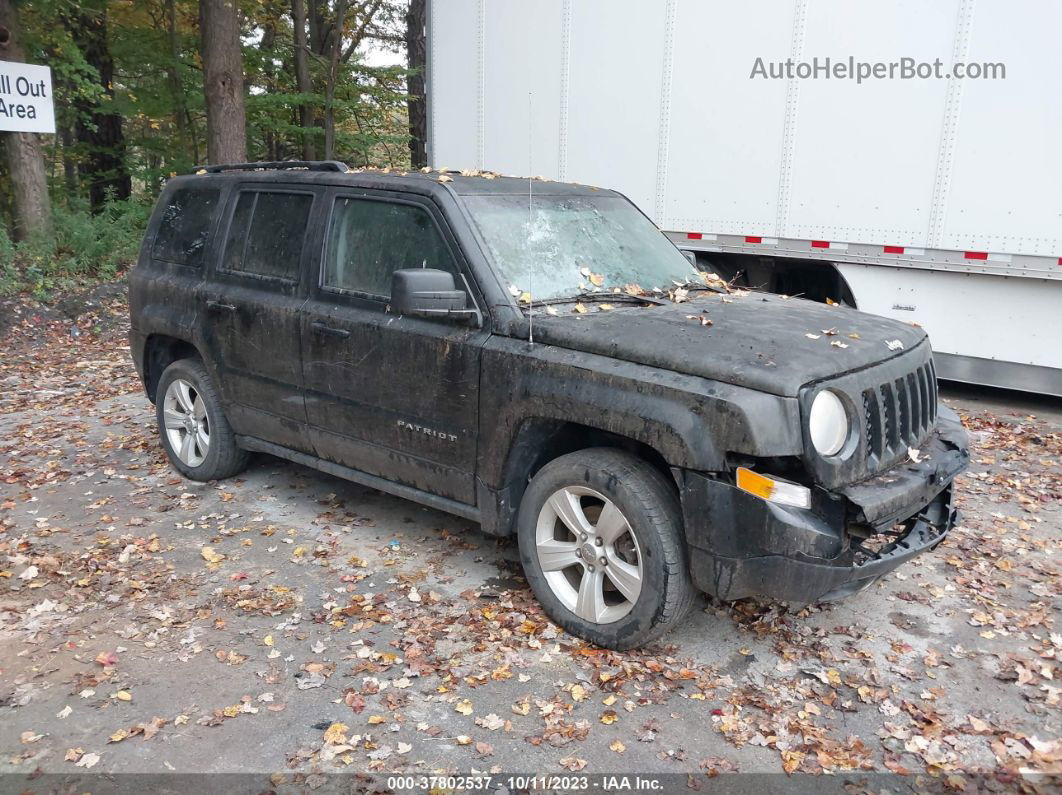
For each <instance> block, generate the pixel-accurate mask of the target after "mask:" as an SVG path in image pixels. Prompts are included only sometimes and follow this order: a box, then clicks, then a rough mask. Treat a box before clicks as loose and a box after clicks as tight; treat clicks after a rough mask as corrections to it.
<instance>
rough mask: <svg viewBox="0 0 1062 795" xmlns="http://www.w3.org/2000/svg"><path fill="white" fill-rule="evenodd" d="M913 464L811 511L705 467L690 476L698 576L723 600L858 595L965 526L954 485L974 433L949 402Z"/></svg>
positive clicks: (820, 500)
mask: <svg viewBox="0 0 1062 795" xmlns="http://www.w3.org/2000/svg"><path fill="white" fill-rule="evenodd" d="M920 452H921V456H920V457H919V461H918V462H917V463H916V462H913V461H908V462H907V463H905V464H899V465H897V466H895V467H893V468H892V469H889V470H887V471H885V472H882V473H880V474H878V475H876V476H874V477H872V478H869V479H868V480H865V481H863V482H861V483H858V484H853V485H850V486H847V487H845V488H842V489H839V490H837V491H835V492H826V491H824V490H821V489H819V490H816V491H815V493H814V496H813V499H812V505H811V508H809V509H804V508H792V507H788V506H784V505H778V504H775V503H771V502H767V501H766V500H763V499H760V498H759V497H755V496H753V495H752V494H749V493H747V492H744V491H741V490H740V489H738V488H737V487H736V486H733V485H731V484H730V483H728V482H726V481H724V480H720V479H717V478H713V477H710V476H708V475H703V474H701V473H696V472H686V473H684V485H683V489H682V505H683V514H684V518H685V523H686V538H687V541H688V543H689V551H690V571H691V575H692V577H693V581H694V583H695V584H696V586H697V587H698V588H700V589H701V590H702V591H705V592H707V593H710V594H712V595H714V596H717V597H719V598H720V599H726V600H731V599H742V598H745V597H749V596H763V597H769V598H773V599H780V600H783V601H789V602H798V603H810V602H817V601H828V600H831V599H840V598H843V597H845V596H848V595H850V594H853V593H856V592H858V591H860V590H862V589H864V588H866V587H867V586H869V585H870V584H871V583H873V582H874V581H875V580H877V579H878V578H879V577H881V576H882V575H884V574H886V573H888V572H890V571H892V570H893V569H894V568H896V567H897V566H899V565H900V564H902V563H903V562H905V561H907V560H910V559H911V558H913V557H915V556H916V555H919V554H921V553H922V552H925V551H926V550H929V549H932V548H933V547H935V546H937V544H939V543H940V542H941V541H942V540H943V539H944V537H945V535H946V534H947V533H948V531H949V530H951V528H952V527H953V526H954V525H955V523H956V521H957V512H956V510H955V508H954V506H953V504H952V488H951V484H952V481H953V479H954V478H955V476H956V475H957V474H958V473H959V472H961V471H962V470H963V469H965V468H966V465H967V463H968V462H969V457H970V456H969V451H968V449H967V440H966V432H965V431H964V430H963V428H962V425H961V423H960V422H959V418H958V416H956V415H955V414H954V412H952V411H950V410H948V409H946V408H945V407H943V406H942V407H941V410H940V414H939V417H938V422H937V426H936V427H935V428H934V430H933V433H932V434H931V435H930V437H929V438H928V439H927V440H926V442H925V443H924V444H923V445H922V447H921V450H920Z"/></svg>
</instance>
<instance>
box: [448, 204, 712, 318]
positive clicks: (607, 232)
mask: <svg viewBox="0 0 1062 795" xmlns="http://www.w3.org/2000/svg"><path fill="white" fill-rule="evenodd" d="M465 202H466V204H467V205H468V208H469V210H470V212H471V213H472V217H473V218H474V219H475V222H476V225H477V226H478V227H479V231H480V232H481V233H482V235H483V238H484V240H485V241H486V243H487V247H488V249H489V250H490V255H491V257H492V258H493V260H494V264H495V266H496V267H497V268H498V270H499V271H500V272H501V274H502V277H503V278H504V279H505V280H506V282H507V284H506V287H507V288H508V289H509V291H510V292H511V293H512V294H513V295H514V296H517V297H521V296H522V297H523V300H525V301H526V300H528V298H530V299H533V300H534V301H536V302H537V301H550V300H554V299H559V298H570V297H574V296H577V295H579V294H581V293H586V292H592V291H612V290H615V289H617V288H618V289H621V290H622V289H628V288H630V286H632V285H634V286H636V287H639V288H641V289H642V290H646V291H648V290H652V289H654V288H663V289H665V290H666V289H668V288H669V287H673V286H674V283H675V282H678V283H680V284H681V283H683V282H685V281H687V280H688V279H691V278H693V277H696V276H697V275H698V274H697V271H696V269H694V267H693V266H692V265H691V264H690V263H689V261H688V260H687V259H686V258H685V257H684V256H683V255H682V254H681V253H680V252H679V250H678V249H677V248H675V246H674V245H672V244H671V241H669V240H668V239H667V238H666V237H664V234H663V232H661V231H660V230H659V229H657V228H656V227H655V226H654V225H653V223H652V222H651V221H650V220H649V219H648V218H646V217H645V216H644V215H642V214H641V213H640V212H639V211H638V210H637V208H635V207H634V205H632V204H631V203H630V202H628V201H627V200H626V199H623V198H621V197H618V196H535V197H534V198H533V200H532V201H531V207H530V212H529V211H528V197H527V196H468V197H466V198H465ZM528 294H530V296H528Z"/></svg>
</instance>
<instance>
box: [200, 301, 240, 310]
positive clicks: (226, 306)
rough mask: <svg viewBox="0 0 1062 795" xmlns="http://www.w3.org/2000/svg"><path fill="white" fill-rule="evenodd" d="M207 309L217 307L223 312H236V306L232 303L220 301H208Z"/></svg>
mask: <svg viewBox="0 0 1062 795" xmlns="http://www.w3.org/2000/svg"><path fill="white" fill-rule="evenodd" d="M207 309H217V310H219V311H222V312H235V311H236V307H235V306H233V305H232V304H223V303H221V302H220V301H213V300H210V301H207Z"/></svg>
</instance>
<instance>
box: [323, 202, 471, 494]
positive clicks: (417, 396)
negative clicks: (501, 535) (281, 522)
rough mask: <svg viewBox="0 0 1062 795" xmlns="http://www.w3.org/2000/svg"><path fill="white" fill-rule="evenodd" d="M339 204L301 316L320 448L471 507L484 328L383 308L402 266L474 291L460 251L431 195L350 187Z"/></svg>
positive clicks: (366, 469)
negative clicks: (441, 274)
mask: <svg viewBox="0 0 1062 795" xmlns="http://www.w3.org/2000/svg"><path fill="white" fill-rule="evenodd" d="M332 201H333V206H332V211H331V220H330V222H329V227H328V229H327V230H326V234H325V248H324V260H323V262H322V265H321V274H320V283H319V285H317V286H316V287H315V288H313V289H311V293H310V300H309V302H308V303H307V305H306V311H305V314H304V319H303V340H304V343H303V345H304V359H303V373H304V380H305V387H306V393H305V394H306V411H307V417H308V419H309V423H310V435H311V437H312V440H313V444H314V447H315V449H316V451H317V455H318V456H320V457H321V458H324V459H327V460H329V461H334V462H336V463H338V464H342V465H344V466H347V467H351V468H353V469H357V470H360V471H362V472H367V473H369V474H372V475H377V476H380V477H383V478H386V479H388V480H392V481H395V482H398V483H402V484H404V485H408V486H412V487H414V488H417V489H420V490H422V491H426V492H430V493H432V494H436V495H439V496H442V497H447V498H449V499H452V500H456V501H458V502H462V503H465V504H468V505H474V504H475V487H474V479H475V462H476V429H477V414H478V407H479V362H480V350H481V347H482V345H483V342H484V341H485V340H486V337H487V336H488V332H487V331H486V330H484V329H479V328H471V327H469V326H467V325H460V324H458V323H456V322H453V321H449V320H445V319H438V320H436V319H424V318H416V317H399V316H397V315H394V314H390V313H388V312H387V311H386V309H387V303H388V300H389V298H390V291H391V274H392V273H393V272H394V271H395V270H397V269H400V268H418V267H428V268H438V269H441V270H448V271H450V272H451V273H453V274H454V275H455V278H454V281H455V284H456V285H457V286H458V287H461V288H464V289H466V290H468V289H470V287H471V282H470V281H469V280H467V279H466V278H465V276H464V274H466V273H467V269H466V267H465V265H464V263H463V262H462V260H461V258H460V255H459V251H460V250H459V248H458V247H457V245H456V243H455V241H454V240H453V238H452V236H451V235H450V234H449V231H448V230H447V228H446V225H445V222H444V221H443V219H442V217H441V215H440V214H439V213H438V212H437V210H436V209H435V207H434V205H432V204H431V203H430V202H429V201H427V200H421V199H419V198H416V197H404V196H403V195H401V194H384V193H382V192H372V191H352V192H346V191H343V192H338V193H337V194H336V195H335V196H334V197H333V199H332ZM470 300H474V299H472V298H471V297H470Z"/></svg>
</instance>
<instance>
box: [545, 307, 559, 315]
mask: <svg viewBox="0 0 1062 795" xmlns="http://www.w3.org/2000/svg"><path fill="white" fill-rule="evenodd" d="M546 314H547V315H556V314H557V307H555V306H547V307H546Z"/></svg>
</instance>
